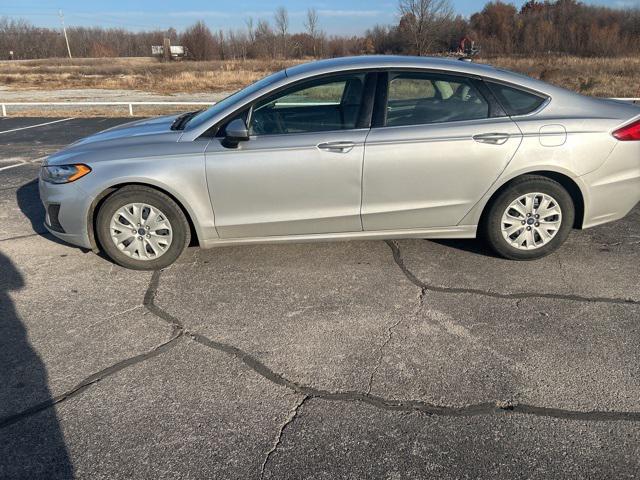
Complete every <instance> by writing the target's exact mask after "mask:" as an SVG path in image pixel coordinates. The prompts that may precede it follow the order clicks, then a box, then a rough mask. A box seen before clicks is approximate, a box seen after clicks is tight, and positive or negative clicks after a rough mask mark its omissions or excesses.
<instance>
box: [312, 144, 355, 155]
mask: <svg viewBox="0 0 640 480" xmlns="http://www.w3.org/2000/svg"><path fill="white" fill-rule="evenodd" d="M355 146H356V144H355V143H353V142H326V143H321V144H319V145H318V148H319V149H320V150H325V151H327V152H337V153H347V152H350V151H351V150H352V149H353V147H355Z"/></svg>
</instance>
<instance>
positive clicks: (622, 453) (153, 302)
mask: <svg viewBox="0 0 640 480" xmlns="http://www.w3.org/2000/svg"><path fill="white" fill-rule="evenodd" d="M126 120H127V119H91V120H89V119H70V120H66V121H63V122H58V123H55V124H50V125H44V126H40V127H35V128H27V129H23V130H19V129H21V128H24V127H29V126H30V125H36V124H39V123H45V122H48V121H50V119H18V118H15V119H13V118H6V119H0V272H1V273H0V365H2V368H1V369H0V478H30V479H31V478H73V477H75V478H160V477H162V478H185V479H188V478H221V479H227V478H229V479H236V478H237V479H260V478H265V479H267V478H274V479H275V478H277V479H302V478H304V479H336V478H344V479H355V478H358V479H360V478H375V479H405V478H406V479H416V478H437V479H447V478H451V479H453V478H505V479H507V478H508V479H512V478H545V479H547V478H637V477H638V476H640V473H639V472H640V326H639V324H640V288H639V287H638V285H639V284H640V268H639V266H640V207H636V209H635V210H634V211H633V212H632V213H631V214H630V215H629V216H627V217H626V218H625V219H623V220H621V221H618V222H616V223H613V224H609V225H605V226H601V227H598V228H594V229H591V230H586V231H576V232H573V233H572V235H571V236H570V238H569V240H568V241H567V243H566V245H565V246H564V247H563V248H562V249H561V250H560V251H558V252H557V253H555V254H553V255H552V256H549V257H547V258H545V259H543V260H540V261H536V262H521V263H516V262H510V261H506V260H502V259H498V258H495V257H493V256H492V255H490V254H489V253H488V252H486V251H485V250H484V249H483V247H482V246H481V245H479V244H478V243H477V242H475V241H438V242H434V241H426V240H400V241H394V242H381V241H369V242H340V243H314V244H299V245H298V244H291V245H250V246H242V247H226V248H220V249H213V250H198V249H195V248H190V249H188V250H187V252H186V253H185V254H184V255H183V256H182V257H181V259H180V260H179V261H178V262H177V263H176V264H174V265H173V266H171V267H170V268H168V269H165V270H164V271H158V272H134V271H128V270H125V269H122V268H120V267H118V266H116V265H113V264H111V263H110V262H108V261H107V260H105V259H103V258H101V257H100V256H97V255H95V254H93V253H91V252H86V251H83V250H81V249H78V248H75V247H72V246H68V245H65V244H63V243H60V242H58V241H56V240H55V239H54V238H53V237H51V236H50V235H48V234H46V233H44V232H43V227H42V226H41V225H42V221H43V217H44V212H43V210H42V207H41V206H40V204H39V199H38V194H37V184H36V183H35V180H34V179H35V178H36V176H37V172H38V168H39V164H40V159H41V158H42V157H43V156H45V155H47V154H48V153H51V152H53V151H55V150H56V149H58V148H61V147H62V146H64V145H66V144H68V143H70V142H72V141H74V140H76V139H77V138H80V137H82V136H85V135H88V134H90V133H92V132H94V131H98V130H102V129H104V128H107V127H109V126H111V125H114V124H116V123H119V122H123V121H126ZM16 129H18V130H16ZM9 130H12V131H9Z"/></svg>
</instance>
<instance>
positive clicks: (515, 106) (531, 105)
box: [486, 82, 547, 116]
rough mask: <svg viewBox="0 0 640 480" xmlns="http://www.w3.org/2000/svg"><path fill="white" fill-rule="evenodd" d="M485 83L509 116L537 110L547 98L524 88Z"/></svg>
mask: <svg viewBox="0 0 640 480" xmlns="http://www.w3.org/2000/svg"><path fill="white" fill-rule="evenodd" d="M486 83H487V85H488V86H489V88H490V89H491V91H492V92H493V94H494V95H495V96H496V97H497V98H498V101H499V102H500V103H501V104H502V106H503V107H504V109H505V111H506V112H507V115H509V116H514V115H526V114H527V113H531V112H533V111H535V110H537V109H538V108H539V107H540V105H542V104H543V103H544V101H545V100H546V99H547V97H545V96H542V95H536V94H535V93H531V92H525V91H524V90H520V89H518V88H513V87H508V86H506V85H501V84H499V83H492V82H486Z"/></svg>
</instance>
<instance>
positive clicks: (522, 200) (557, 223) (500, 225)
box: [480, 175, 575, 260]
mask: <svg viewBox="0 0 640 480" xmlns="http://www.w3.org/2000/svg"><path fill="white" fill-rule="evenodd" d="M531 199H532V200H533V201H531ZM515 202H519V205H518V204H517V203H515ZM536 203H537V205H538V207H542V208H537V209H536V208H535V205H536ZM527 205H530V207H527ZM514 207H515V208H514ZM558 208H559V210H558ZM536 212H538V213H536ZM556 212H557V213H556ZM547 213H549V214H551V213H553V215H548V216H545V217H544V219H542V218H536V217H535V215H541V214H542V215H544V214H547ZM527 215H530V216H527ZM516 219H517V220H518V221H516ZM574 219H575V207H574V203H573V199H572V198H571V195H570V194H569V193H568V192H567V191H566V190H565V189H564V187H563V186H562V185H560V184H559V183H558V182H556V181H555V180H551V179H550V178H547V177H542V176H539V175H524V176H522V177H519V178H517V179H516V180H514V181H513V182H512V183H511V184H509V185H508V186H507V188H505V189H504V190H503V191H502V192H501V193H500V194H499V195H498V196H497V197H496V198H495V199H494V200H493V201H492V202H491V203H490V204H489V205H488V206H487V210H486V211H485V215H483V218H482V221H481V224H480V235H481V236H482V237H483V239H484V240H485V241H486V242H487V243H488V245H489V247H490V248H491V249H492V250H493V251H494V252H496V253H497V254H498V255H500V256H502V257H504V258H507V259H510V260H536V259H538V258H542V257H544V256H546V255H549V254H550V253H552V252H554V251H555V250H557V249H558V248H559V247H560V246H561V245H562V244H563V243H564V241H565V240H566V239H567V237H568V236H569V233H570V232H571V229H572V228H573V224H574ZM523 221H524V222H525V223H524V224H523V223H522V222H523ZM518 225H519V226H520V228H518ZM503 229H504V230H503ZM518 245H519V246H518Z"/></svg>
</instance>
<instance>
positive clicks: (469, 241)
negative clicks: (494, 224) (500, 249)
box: [428, 238, 500, 258]
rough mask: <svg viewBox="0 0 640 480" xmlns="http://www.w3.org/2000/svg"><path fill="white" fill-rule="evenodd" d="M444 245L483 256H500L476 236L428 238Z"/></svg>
mask: <svg viewBox="0 0 640 480" xmlns="http://www.w3.org/2000/svg"><path fill="white" fill-rule="evenodd" d="M428 241H429V242H433V243H437V244H438V245H442V246H444V247H448V248H452V249H455V250H461V251H463V252H468V253H472V254H474V255H481V256H483V257H490V258H500V257H499V256H498V255H497V254H496V253H495V252H494V251H493V250H491V249H490V248H489V247H488V246H487V245H486V243H485V242H483V241H482V240H480V239H475V238H464V239H452V240H428Z"/></svg>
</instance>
